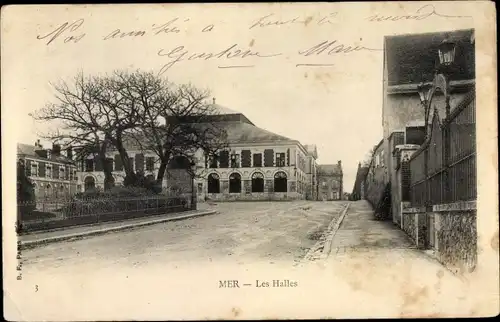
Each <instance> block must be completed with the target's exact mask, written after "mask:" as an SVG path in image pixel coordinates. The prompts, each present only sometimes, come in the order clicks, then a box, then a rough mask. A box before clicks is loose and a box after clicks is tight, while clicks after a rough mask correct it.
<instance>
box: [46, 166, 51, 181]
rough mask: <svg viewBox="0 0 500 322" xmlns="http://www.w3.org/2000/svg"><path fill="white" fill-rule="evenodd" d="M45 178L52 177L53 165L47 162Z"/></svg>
mask: <svg viewBox="0 0 500 322" xmlns="http://www.w3.org/2000/svg"><path fill="white" fill-rule="evenodd" d="M45 178H52V165H51V164H47V165H46V166H45Z"/></svg>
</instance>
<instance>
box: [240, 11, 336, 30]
mask: <svg viewBox="0 0 500 322" xmlns="http://www.w3.org/2000/svg"><path fill="white" fill-rule="evenodd" d="M273 16H275V15H274V14H273V13H271V14H268V15H266V16H263V17H260V18H259V19H257V21H255V22H254V23H252V25H251V26H250V27H249V28H248V29H253V28H256V27H272V26H283V25H293V24H299V25H304V26H307V25H309V24H310V23H311V22H313V21H314V20H315V18H314V17H313V16H309V17H307V18H304V19H302V18H299V17H295V18H292V19H287V20H283V19H279V18H274V17H273ZM336 16H337V12H331V13H329V14H328V15H326V16H320V17H318V18H316V20H317V21H316V23H317V24H318V25H320V26H321V25H324V24H332V23H333V22H332V21H333V18H335V17H336Z"/></svg>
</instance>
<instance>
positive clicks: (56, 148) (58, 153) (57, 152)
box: [52, 143, 61, 157]
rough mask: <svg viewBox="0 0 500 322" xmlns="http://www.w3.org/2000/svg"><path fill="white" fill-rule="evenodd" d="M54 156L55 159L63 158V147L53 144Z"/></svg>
mask: <svg viewBox="0 0 500 322" xmlns="http://www.w3.org/2000/svg"><path fill="white" fill-rule="evenodd" d="M52 155H53V156H55V157H58V156H61V145H60V144H57V143H52Z"/></svg>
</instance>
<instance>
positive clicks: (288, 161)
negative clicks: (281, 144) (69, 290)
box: [286, 149, 290, 166]
mask: <svg viewBox="0 0 500 322" xmlns="http://www.w3.org/2000/svg"><path fill="white" fill-rule="evenodd" d="M286 165H287V166H290V149H287V150H286Z"/></svg>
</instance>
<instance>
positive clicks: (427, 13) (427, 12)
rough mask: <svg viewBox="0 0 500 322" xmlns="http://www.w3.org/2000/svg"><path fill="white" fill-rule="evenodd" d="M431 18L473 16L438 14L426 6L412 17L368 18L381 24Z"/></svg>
mask: <svg viewBox="0 0 500 322" xmlns="http://www.w3.org/2000/svg"><path fill="white" fill-rule="evenodd" d="M431 16H437V17H441V18H472V16H450V15H445V14H441V13H438V12H437V11H436V8H435V7H434V6H433V5H432V4H428V5H425V6H423V7H420V8H419V9H418V10H417V11H416V12H415V14H411V15H397V16H391V15H389V16H385V15H379V14H376V15H373V16H369V17H368V18H366V19H367V20H368V21H375V22H381V21H399V20H424V19H427V18H429V17H431Z"/></svg>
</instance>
